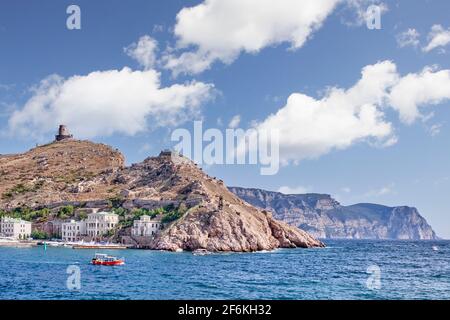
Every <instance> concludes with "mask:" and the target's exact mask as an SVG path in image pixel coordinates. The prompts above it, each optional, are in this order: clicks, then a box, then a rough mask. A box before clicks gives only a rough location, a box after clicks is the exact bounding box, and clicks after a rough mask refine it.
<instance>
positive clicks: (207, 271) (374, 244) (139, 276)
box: [0, 240, 450, 299]
mask: <svg viewBox="0 0 450 320" xmlns="http://www.w3.org/2000/svg"><path fill="white" fill-rule="evenodd" d="M326 244H327V245H328V247H327V248H324V249H291V250H289V249H283V250H277V251H273V252H264V253H249V254H235V253H233V254H214V255H207V256H194V255H192V254H190V253H168V252H156V251H144V250H120V251H106V250H103V251H102V252H105V253H111V254H114V255H116V256H118V257H125V259H126V265H125V266H119V267H101V266H92V265H90V264H89V261H90V259H91V258H92V256H93V255H94V251H92V250H73V249H67V248H48V249H47V251H44V248H43V247H37V248H30V249H16V248H0V299H450V242H449V241H426V242H411V241H394V242H392V241H344V240H342V241H326ZM433 247H434V248H433ZM70 265H76V266H78V267H79V268H80V284H81V289H80V290H69V289H67V286H66V281H67V278H68V277H69V274H67V273H66V271H67V268H68V266H70ZM372 265H376V266H378V267H379V268H380V274H379V280H380V282H379V284H380V285H381V288H379V289H369V288H368V287H367V285H366V284H367V279H368V277H370V274H368V273H367V268H368V267H369V266H372Z"/></svg>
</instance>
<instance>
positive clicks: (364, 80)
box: [256, 61, 397, 162]
mask: <svg viewBox="0 0 450 320" xmlns="http://www.w3.org/2000/svg"><path fill="white" fill-rule="evenodd" d="M396 81H397V72H396V67H395V65H394V64H393V63H392V62H390V61H384V62H380V63H378V64H375V65H371V66H367V67H365V68H364V69H363V71H362V77H361V79H360V80H359V81H358V82H357V83H356V84H355V85H354V86H353V87H351V88H350V89H347V90H344V89H341V88H331V89H329V91H328V92H327V93H326V95H325V96H324V97H323V98H322V99H320V100H317V99H315V98H313V97H309V96H307V95H305V94H302V93H294V94H292V95H291V96H290V97H289V98H288V101H287V104H286V105H285V106H284V107H283V108H281V109H280V110H278V112H277V113H275V114H272V115H270V116H269V117H268V118H266V119H265V120H264V121H263V122H261V123H259V124H258V125H257V126H256V129H257V131H261V130H262V131H266V130H267V131H269V130H273V129H278V130H279V135H280V156H281V159H282V160H283V162H287V161H289V160H293V161H299V160H302V159H306V158H315V157H319V156H321V155H323V154H326V153H328V152H330V151H331V150H333V149H346V148H348V147H350V146H351V145H352V144H354V143H356V142H358V141H374V142H378V143H379V144H390V143H392V142H393V141H395V135H394V130H393V128H392V125H391V124H390V123H388V122H387V121H385V119H384V114H383V113H382V111H380V108H379V106H380V105H381V104H382V103H383V100H384V99H385V98H386V97H387V95H388V93H387V88H389V87H390V86H392V85H393V84H394V83H395V82H396ZM267 131H266V132H267Z"/></svg>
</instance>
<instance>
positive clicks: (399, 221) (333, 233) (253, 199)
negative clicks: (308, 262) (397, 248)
mask: <svg viewBox="0 0 450 320" xmlns="http://www.w3.org/2000/svg"><path fill="white" fill-rule="evenodd" d="M229 189H230V191H231V192H233V193H234V194H236V195H237V196H239V197H240V198H241V199H243V200H244V201H246V202H248V203H250V204H252V205H254V206H257V207H260V208H262V209H266V210H270V211H272V212H273V215H274V218H276V219H278V220H281V221H284V222H287V223H288V224H291V225H294V226H297V227H299V228H301V229H303V230H305V231H307V232H308V233H310V234H311V235H313V236H315V237H317V238H322V239H327V238H328V239H395V240H435V239H438V237H437V236H436V233H435V232H434V231H433V229H432V227H431V226H430V225H429V224H428V223H427V221H426V220H425V218H423V217H422V216H421V215H420V213H419V212H418V210H417V209H416V208H412V207H407V206H401V207H387V206H383V205H378V204H370V203H361V204H356V205H351V206H342V205H341V204H340V203H339V202H338V201H336V200H335V199H333V198H332V197H331V196H330V195H327V194H283V193H280V192H274V191H266V190H261V189H254V188H249V189H247V188H240V187H230V188H229Z"/></svg>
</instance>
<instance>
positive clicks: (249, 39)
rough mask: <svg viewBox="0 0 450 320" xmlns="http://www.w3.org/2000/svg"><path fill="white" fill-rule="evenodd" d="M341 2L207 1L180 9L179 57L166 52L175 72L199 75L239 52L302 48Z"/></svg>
mask: <svg viewBox="0 0 450 320" xmlns="http://www.w3.org/2000/svg"><path fill="white" fill-rule="evenodd" d="M340 1H341V0H302V1H298V0H279V1H273V0H226V1H223V0H205V1H204V2H202V3H201V4H199V5H196V6H194V7H190V8H183V9H182V10H181V11H180V12H179V13H178V15H177V22H176V25H175V28H174V33H175V35H176V37H177V39H178V41H177V49H178V50H180V49H187V50H193V51H185V52H183V53H181V54H180V55H176V54H174V53H168V54H167V55H166V56H165V67H166V68H167V69H171V70H172V71H173V73H174V74H175V75H176V74H179V73H200V72H202V71H204V70H206V69H209V68H210V66H211V65H212V64H213V63H214V62H215V61H221V62H223V63H226V64H229V63H231V62H233V61H234V60H235V59H236V58H237V57H238V56H239V54H240V53H241V52H247V53H257V52H259V51H260V50H261V49H263V48H265V47H267V46H273V45H278V44H281V43H289V44H290V45H291V48H292V49H298V48H300V47H302V46H303V45H304V44H305V42H306V41H307V40H308V39H309V38H310V37H311V36H312V34H313V33H314V32H315V31H316V30H317V29H319V28H320V27H321V25H322V23H323V21H324V20H325V19H326V17H327V16H328V15H329V14H330V13H331V12H332V11H333V9H334V8H335V6H336V5H337V3H339V2H340Z"/></svg>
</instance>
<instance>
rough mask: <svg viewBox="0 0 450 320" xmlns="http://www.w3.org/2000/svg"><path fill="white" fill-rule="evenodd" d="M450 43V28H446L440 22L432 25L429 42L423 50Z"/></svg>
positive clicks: (430, 49) (428, 50)
mask: <svg viewBox="0 0 450 320" xmlns="http://www.w3.org/2000/svg"><path fill="white" fill-rule="evenodd" d="M449 43H450V28H449V29H444V27H442V26H441V25H440V24H435V25H434V26H433V27H431V31H430V33H429V34H428V44H427V45H426V46H425V47H424V48H423V51H425V52H430V51H432V50H434V49H436V48H439V47H445V46H446V45H448V44H449Z"/></svg>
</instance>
